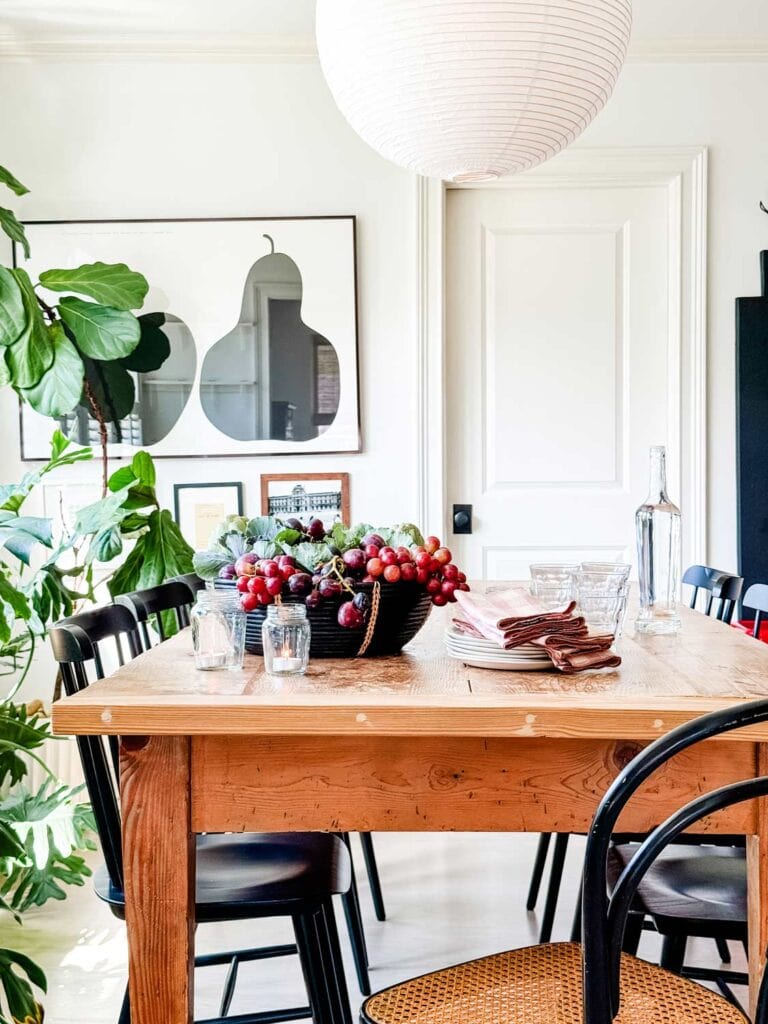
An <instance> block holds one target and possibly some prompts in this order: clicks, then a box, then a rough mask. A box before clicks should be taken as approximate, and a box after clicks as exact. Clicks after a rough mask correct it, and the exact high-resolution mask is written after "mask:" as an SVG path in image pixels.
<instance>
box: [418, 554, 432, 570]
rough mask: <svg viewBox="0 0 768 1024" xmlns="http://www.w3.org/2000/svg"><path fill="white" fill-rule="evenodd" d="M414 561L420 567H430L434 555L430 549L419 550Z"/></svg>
mask: <svg viewBox="0 0 768 1024" xmlns="http://www.w3.org/2000/svg"><path fill="white" fill-rule="evenodd" d="M414 561H415V562H416V565H417V566H418V567H419V569H429V567H430V565H431V564H432V555H430V553H429V552H428V551H419V553H418V554H417V555H416V557H415V559H414Z"/></svg>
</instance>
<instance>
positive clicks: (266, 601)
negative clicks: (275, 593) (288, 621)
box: [258, 590, 275, 605]
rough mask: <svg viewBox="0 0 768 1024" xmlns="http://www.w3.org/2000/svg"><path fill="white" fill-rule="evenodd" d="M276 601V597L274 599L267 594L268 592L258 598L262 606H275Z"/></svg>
mask: <svg viewBox="0 0 768 1024" xmlns="http://www.w3.org/2000/svg"><path fill="white" fill-rule="evenodd" d="M274 600H275V599H274V597H272V595H271V594H268V593H267V592H266V590H265V591H264V592H263V593H262V594H259V596H258V602H259V604H261V605H268V604H273V603H274Z"/></svg>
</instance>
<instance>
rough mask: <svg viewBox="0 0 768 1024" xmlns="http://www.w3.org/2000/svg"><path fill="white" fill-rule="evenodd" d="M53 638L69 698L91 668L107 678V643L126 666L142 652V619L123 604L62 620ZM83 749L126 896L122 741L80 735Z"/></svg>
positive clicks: (105, 845)
mask: <svg viewBox="0 0 768 1024" xmlns="http://www.w3.org/2000/svg"><path fill="white" fill-rule="evenodd" d="M48 635H49V636H50V639H51V647H52V648H53V656H54V658H55V659H56V661H57V662H58V663H59V668H60V669H61V676H62V679H63V681H64V689H65V691H66V693H67V695H68V696H71V695H72V694H74V693H78V692H79V691H80V690H85V689H86V688H87V686H88V684H89V681H90V680H89V678H88V671H89V667H90V669H91V673H92V675H93V676H94V678H96V679H103V678H104V675H105V672H104V659H103V654H104V653H105V652H104V651H102V645H104V644H105V643H106V642H107V641H109V643H110V646H114V648H115V650H116V652H117V660H118V662H119V664H120V665H124V664H125V660H126V659H125V653H126V649H127V653H128V657H129V658H135V657H136V656H137V655H139V654H140V653H141V640H140V639H139V634H138V631H137V628H136V620H135V619H134V617H133V614H132V613H131V612H130V610H129V609H128V608H124V607H121V606H119V605H108V606H107V607H105V608H94V609H93V610H92V611H87V612H83V613H82V614H80V615H73V616H71V617H70V618H68V619H62V620H61V621H60V622H57V623H56V624H55V625H54V626H52V627H51V629H50V630H49V634H48ZM124 645H125V647H124ZM77 745H78V749H79V751H80V760H81V761H82V765H83V774H84V775H85V784H86V788H87V789H88V796H89V798H90V801H91V804H92V806H93V814H94V818H95V819H96V828H97V830H98V833H99V840H100V841H101V847H102V850H103V853H104V862H105V864H106V867H107V871H108V873H109V878H110V881H111V882H112V885H113V886H115V888H116V889H118V890H119V891H121V892H122V891H123V858H122V851H121V845H120V800H119V787H118V778H119V757H118V742H117V737H115V736H110V737H109V738H108V739H107V742H106V743H105V742H104V738H103V737H101V736H78V737H77Z"/></svg>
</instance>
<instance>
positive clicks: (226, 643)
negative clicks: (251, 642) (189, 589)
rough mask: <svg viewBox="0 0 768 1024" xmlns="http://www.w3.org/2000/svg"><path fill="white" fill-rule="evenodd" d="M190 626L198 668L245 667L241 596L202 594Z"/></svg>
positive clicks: (205, 592)
mask: <svg viewBox="0 0 768 1024" xmlns="http://www.w3.org/2000/svg"><path fill="white" fill-rule="evenodd" d="M190 622H191V625H192V644H193V647H194V649H195V668H199V669H202V670H203V671H211V670H212V669H218V668H228V669H239V668H242V667H243V655H244V653H245V612H244V611H243V609H242V607H241V605H240V595H239V594H231V593H228V592H227V591H221V590H199V591H198V592H197V601H196V603H195V606H194V608H193V609H192V612H191V614H190Z"/></svg>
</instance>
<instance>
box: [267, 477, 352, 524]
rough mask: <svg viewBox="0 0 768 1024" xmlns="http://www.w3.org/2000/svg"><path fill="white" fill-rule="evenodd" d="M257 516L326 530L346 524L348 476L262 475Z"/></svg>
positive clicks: (348, 519)
mask: <svg viewBox="0 0 768 1024" xmlns="http://www.w3.org/2000/svg"><path fill="white" fill-rule="evenodd" d="M261 514H262V515H263V516H278V517H279V518H280V519H298V520H299V521H300V522H302V523H308V522H309V520H310V519H312V518H313V517H314V518H316V519H322V520H323V522H324V523H325V525H326V526H328V527H330V526H332V525H333V524H334V523H347V524H348V523H349V521H350V518H349V516H350V512H349V473H264V474H262V477H261Z"/></svg>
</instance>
